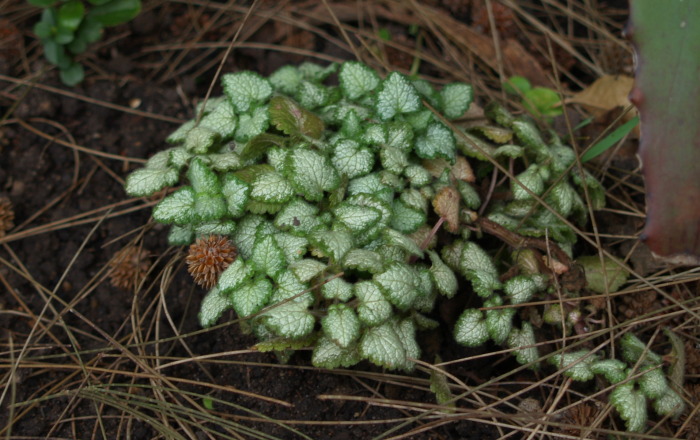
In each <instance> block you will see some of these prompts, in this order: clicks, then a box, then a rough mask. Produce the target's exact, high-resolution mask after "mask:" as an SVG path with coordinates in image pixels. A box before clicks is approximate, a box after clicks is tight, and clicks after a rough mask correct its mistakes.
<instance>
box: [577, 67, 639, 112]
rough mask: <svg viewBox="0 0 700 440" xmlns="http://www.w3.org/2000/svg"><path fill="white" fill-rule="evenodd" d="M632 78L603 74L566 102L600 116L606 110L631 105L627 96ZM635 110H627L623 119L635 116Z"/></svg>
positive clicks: (631, 84) (632, 83)
mask: <svg viewBox="0 0 700 440" xmlns="http://www.w3.org/2000/svg"><path fill="white" fill-rule="evenodd" d="M633 85H634V78H632V77H629V76H625V75H604V76H601V77H600V78H598V79H597V80H595V81H594V82H593V84H591V85H590V86H588V87H587V88H586V89H584V90H582V91H580V92H579V93H577V94H575V95H574V96H572V97H571V98H569V99H567V100H566V103H567V104H580V105H581V106H583V108H585V109H586V111H588V112H590V113H591V114H592V115H593V116H594V117H596V118H598V117H601V116H602V115H603V114H605V113H606V112H608V111H610V110H612V109H614V108H617V107H622V108H626V107H629V106H630V105H632V103H631V102H630V100H629V99H628V96H629V94H630V91H632V86H633ZM636 114H637V112H636V110H632V111H629V112H627V114H626V115H625V120H629V119H631V118H632V117H634V116H636Z"/></svg>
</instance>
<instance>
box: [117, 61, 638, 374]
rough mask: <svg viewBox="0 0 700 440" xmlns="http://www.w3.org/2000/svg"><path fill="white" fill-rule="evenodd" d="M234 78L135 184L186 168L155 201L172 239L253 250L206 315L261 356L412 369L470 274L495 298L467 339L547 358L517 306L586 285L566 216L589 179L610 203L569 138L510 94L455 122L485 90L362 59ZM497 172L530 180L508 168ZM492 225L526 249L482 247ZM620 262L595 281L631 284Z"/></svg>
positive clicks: (493, 232)
mask: <svg viewBox="0 0 700 440" xmlns="http://www.w3.org/2000/svg"><path fill="white" fill-rule="evenodd" d="M331 76H333V77H337V85H333V83H334V81H333V80H331V79H330V77H331ZM222 84H223V90H224V93H225V95H224V96H222V97H218V98H213V99H210V100H208V101H206V102H204V103H202V104H200V105H199V106H198V108H197V115H198V118H197V119H194V120H192V121H189V122H187V123H185V124H184V125H182V126H181V127H180V128H178V129H177V130H176V131H175V132H174V133H172V134H171V135H170V136H169V137H168V142H169V143H170V144H172V146H171V147H170V148H168V149H167V150H165V151H162V152H159V153H157V154H156V155H155V156H153V157H152V158H150V159H149V161H148V163H147V164H146V166H145V167H144V168H142V169H138V170H136V171H134V172H133V173H132V174H131V175H130V176H129V177H128V178H127V182H126V190H127V192H128V193H129V194H130V195H132V196H138V197H141V196H149V195H152V194H153V193H155V192H157V191H160V190H162V189H164V188H166V187H171V186H174V185H176V184H178V182H180V179H181V176H182V175H184V176H185V177H186V179H187V184H186V185H185V186H182V187H180V188H178V189H176V190H175V191H174V192H172V193H170V194H168V195H167V196H166V197H165V198H164V199H163V200H162V201H161V202H160V203H159V204H158V205H157V206H156V207H155V209H154V211H153V217H154V219H155V220H156V221H158V222H161V223H165V224H169V225H172V226H171V229H170V234H169V241H170V243H171V244H173V245H187V244H191V243H192V242H193V241H194V240H195V239H197V238H199V237H207V236H211V235H220V236H226V237H228V238H229V239H230V240H231V242H232V243H233V244H234V245H235V246H236V247H237V254H238V258H237V259H236V260H235V261H233V262H232V263H231V264H230V265H228V266H227V268H226V269H225V270H224V271H223V273H221V275H220V276H219V278H218V281H217V282H216V284H215V286H214V287H213V288H212V289H211V290H210V291H209V292H208V293H207V295H206V296H205V298H204V299H203V301H202V305H201V309H200V313H199V320H200V324H201V325H202V326H204V327H208V326H211V325H213V324H214V323H215V322H216V321H217V320H218V319H219V318H220V317H221V315H222V313H224V312H225V311H227V310H229V309H233V310H234V311H235V312H236V314H237V315H238V317H239V318H240V323H241V328H242V329H243V330H244V331H249V332H252V333H254V334H255V335H256V336H257V337H258V338H259V340H260V342H259V343H258V345H257V346H256V347H257V348H258V349H260V350H264V351H276V352H279V353H291V352H292V351H293V350H296V349H300V348H304V347H311V348H312V349H313V354H312V362H313V364H314V365H316V366H319V367H325V368H336V367H340V366H344V367H348V366H351V365H354V364H356V363H358V362H360V361H361V360H363V359H367V360H369V361H370V362H372V363H374V364H376V365H379V366H383V367H386V368H391V369H404V370H411V369H412V368H413V367H414V363H413V361H412V359H417V358H418V357H419V356H420V347H419V346H418V344H417V342H416V338H415V334H416V332H417V331H419V330H421V329H426V328H432V327H435V326H436V325H438V322H437V321H434V320H433V319H431V318H430V314H431V313H432V312H433V308H434V304H435V302H436V299H437V297H438V295H443V296H445V297H448V298H450V297H452V296H454V295H455V294H457V290H458V286H459V281H458V275H461V276H462V277H464V278H465V279H466V280H468V281H469V282H470V284H471V287H472V291H473V292H475V293H476V295H477V297H480V298H481V301H482V302H483V307H481V308H469V309H467V310H465V311H464V312H463V313H462V315H461V316H460V318H459V320H458V322H457V324H456V326H455V329H454V335H455V338H456V340H457V341H458V342H459V343H461V344H463V345H465V346H479V345H482V344H484V343H486V342H487V341H488V340H492V341H494V342H495V343H496V344H501V345H505V346H509V347H512V348H513V349H514V352H515V355H516V358H517V360H518V361H519V362H520V363H522V364H527V365H529V366H530V367H532V368H537V367H538V359H539V355H538V351H537V348H536V340H535V328H534V327H533V325H532V324H531V322H530V320H529V319H527V318H523V317H521V315H522V314H520V315H519V314H518V313H517V310H522V307H521V306H522V305H523V304H524V303H527V302H529V301H530V300H532V299H551V298H553V297H555V294H556V293H557V292H558V291H557V290H556V289H557V288H561V287H557V284H556V283H555V282H554V279H555V276H554V275H555V274H559V275H562V274H563V275H562V276H561V278H562V279H563V280H564V281H565V287H563V289H564V290H563V294H564V295H566V296H569V297H572V296H577V295H578V293H579V292H578V289H580V286H581V284H580V283H579V284H578V287H576V285H577V281H581V280H580V279H578V278H581V279H582V278H583V274H582V273H580V272H577V271H576V270H575V268H576V267H577V265H575V264H574V263H573V261H572V258H571V253H572V245H573V244H574V243H575V242H576V235H575V234H574V232H573V230H572V229H571V227H570V226H569V223H568V221H567V219H572V220H573V221H577V222H579V223H584V222H585V221H586V218H587V207H586V205H585V203H584V201H583V199H582V196H581V195H580V193H583V190H584V188H585V189H586V192H587V194H588V197H589V200H590V202H591V204H592V207H593V208H594V209H599V208H601V207H602V206H603V205H604V203H605V199H604V190H603V188H602V186H601V185H600V183H599V182H598V181H597V180H596V179H595V178H593V176H592V175H590V174H588V173H587V172H586V171H585V170H582V171H578V169H577V168H576V167H575V158H576V157H575V153H574V151H573V150H572V149H571V148H570V147H568V146H566V145H563V144H562V143H561V141H560V140H559V138H558V137H557V136H556V135H553V134H552V135H551V139H552V140H551V142H549V143H547V142H545V141H544V139H543V137H542V135H541V133H540V131H539V130H538V129H537V127H536V125H535V124H534V123H533V122H532V121H531V120H529V119H528V118H526V117H514V116H513V115H511V114H510V113H509V112H507V111H506V110H505V109H504V108H503V107H500V106H497V105H492V106H490V107H488V108H487V116H488V117H489V121H488V122H487V123H485V124H482V125H479V126H474V125H470V126H469V127H468V128H466V127H462V128H459V127H455V123H454V122H453V123H450V122H449V121H450V120H452V121H455V120H457V119H458V118H459V117H460V116H462V115H463V114H464V113H465V111H466V110H467V108H468V107H469V105H470V103H471V100H472V89H471V87H470V86H468V85H466V84H461V83H453V84H448V85H446V86H444V87H443V88H442V89H441V90H439V91H437V90H435V89H434V88H433V87H432V86H431V85H430V84H429V83H427V82H425V81H422V80H410V79H409V78H408V77H406V76H404V75H402V74H399V73H396V72H394V73H390V74H389V75H387V76H386V77H385V78H382V77H380V75H378V74H377V72H375V71H374V70H372V69H370V68H369V67H367V66H366V65H364V64H361V63H358V62H346V63H343V64H342V65H340V66H338V65H330V66H328V67H321V66H318V65H315V64H310V63H304V64H302V65H300V66H298V67H295V66H285V67H283V68H281V69H279V70H278V71H276V72H274V73H273V74H272V75H271V76H270V77H269V78H267V79H266V78H263V77H261V76H260V75H258V74H255V73H252V72H238V73H231V74H226V75H224V76H223V78H222ZM425 103H428V104H429V105H430V108H429V107H428V106H426V105H425ZM431 108H432V109H431ZM457 125H459V124H457ZM454 128H456V129H457V130H458V132H455V131H453V129H454ZM495 165H498V166H499V167H501V169H503V170H506V169H509V168H510V169H512V170H515V171H516V172H515V175H514V176H512V178H506V179H501V178H498V177H497V176H496V175H495V174H494V172H495V169H494V167H495ZM485 176H488V177H490V178H492V179H494V180H493V185H492V189H493V191H491V192H490V193H489V194H486V195H485V194H484V193H483V192H481V193H480V192H479V191H478V190H477V188H476V187H475V183H476V179H477V177H482V178H487V177H485ZM498 181H501V182H502V183H501V184H497V182H498ZM494 192H501V193H505V194H508V195H507V196H506V197H498V198H496V197H493V198H491V197H490V194H492V193H494ZM484 196H486V197H488V198H489V200H488V203H487V204H486V201H485V200H484ZM542 202H545V203H546V205H547V206H548V207H545V206H544V204H543V203H542ZM480 211H483V212H480ZM436 231H439V234H440V237H439V239H438V237H436V236H435V235H436ZM484 233H485V234H488V235H490V236H492V237H495V238H496V239H499V240H501V241H502V242H505V243H506V244H508V245H510V246H511V248H512V249H513V252H512V253H511V254H510V255H508V254H507V253H506V254H504V255H501V256H500V257H499V258H498V259H495V258H494V256H493V254H495V253H496V250H497V249H495V248H494V251H493V252H491V251H490V250H487V249H484V248H483V247H482V245H481V244H479V242H481V241H482V240H481V237H482V235H483V234H484ZM500 247H501V246H500V245H497V248H500ZM584 260H585V259H583V260H582V263H584ZM595 261H598V262H599V260H598V259H597V257H596V259H595ZM595 261H593V263H589V262H585V263H584V264H586V265H588V266H591V267H592V265H594V263H595ZM611 266H612V267H613V268H614V267H615V266H614V265H611ZM606 270H607V271H608V273H607V277H605V276H602V275H600V272H601V270H591V271H590V276H591V279H592V280H593V279H594V278H595V276H596V274H598V275H599V276H598V277H599V278H600V277H601V276H602V278H603V279H606V280H607V282H608V285H607V287H606V285H605V283H604V282H603V281H600V280H598V282H593V283H592V284H593V286H597V287H596V288H598V289H603V290H605V289H607V290H609V291H612V290H614V289H617V288H619V286H620V284H621V283H624V281H625V279H626V276H625V275H624V274H620V273H619V269H614V272H610V269H609V268H606ZM565 272H566V273H565ZM567 277H568V280H567ZM569 285H570V286H569ZM601 285H602V286H603V287H600V286H601ZM465 287H466V286H465ZM465 290H466V289H465ZM574 304H579V302H575V303H574ZM483 309H486V310H483ZM538 313H539V312H538ZM540 316H542V317H543V320H544V322H545V323H548V324H551V325H552V326H562V325H564V326H566V329H567V330H569V331H571V330H572V329H573V328H575V327H576V326H577V325H580V324H581V316H582V312H581V310H580V309H579V306H578V305H570V304H566V305H565V307H564V308H562V307H561V306H559V305H554V306H547V307H545V308H544V309H543V310H542V311H541V314H540Z"/></svg>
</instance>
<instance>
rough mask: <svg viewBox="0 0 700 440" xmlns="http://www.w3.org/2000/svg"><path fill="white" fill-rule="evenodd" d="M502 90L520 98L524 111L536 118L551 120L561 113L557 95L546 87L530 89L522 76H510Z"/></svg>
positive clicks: (528, 83)
mask: <svg viewBox="0 0 700 440" xmlns="http://www.w3.org/2000/svg"><path fill="white" fill-rule="evenodd" d="M503 89H504V90H505V91H506V92H507V93H509V94H511V95H518V96H520V98H521V104H522V106H523V108H524V109H525V110H527V111H528V112H529V113H530V114H531V115H533V116H535V117H537V118H548V119H551V118H552V117H554V116H559V115H561V114H562V113H563V110H562V108H561V107H560V106H559V102H560V101H561V98H560V97H559V94H558V93H557V92H556V91H555V90H552V89H550V88H548V87H532V84H530V81H528V80H527V78H525V77H522V76H517V75H516V76H512V77H510V78H508V80H507V81H506V82H505V84H503Z"/></svg>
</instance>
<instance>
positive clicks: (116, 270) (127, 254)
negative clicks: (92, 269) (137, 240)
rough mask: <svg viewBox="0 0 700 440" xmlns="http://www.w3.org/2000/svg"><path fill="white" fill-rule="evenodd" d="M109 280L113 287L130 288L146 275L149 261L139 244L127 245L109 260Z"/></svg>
mask: <svg viewBox="0 0 700 440" xmlns="http://www.w3.org/2000/svg"><path fill="white" fill-rule="evenodd" d="M109 267H110V268H111V273H110V275H109V281H110V283H111V284H112V285H113V286H114V287H119V288H120V289H125V290H132V289H134V288H135V287H136V286H138V284H139V283H140V282H141V281H142V280H143V279H144V278H145V277H146V273H147V272H148V269H149V267H150V262H149V261H148V257H147V256H146V251H144V250H143V249H142V248H140V247H139V246H127V247H125V248H124V249H122V250H120V251H119V252H117V253H116V254H115V255H114V258H112V260H111V261H110V262H109Z"/></svg>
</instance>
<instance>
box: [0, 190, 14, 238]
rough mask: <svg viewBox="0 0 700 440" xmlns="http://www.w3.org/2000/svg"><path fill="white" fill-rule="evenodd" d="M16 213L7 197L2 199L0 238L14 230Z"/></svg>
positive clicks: (0, 203) (0, 200)
mask: <svg viewBox="0 0 700 440" xmlns="http://www.w3.org/2000/svg"><path fill="white" fill-rule="evenodd" d="M14 219H15V212H14V211H13V210H12V202H11V201H10V199H8V198H7V197H0V237H4V236H5V233H6V232H7V231H9V230H10V229H12V228H13V227H14V226H15V225H14V223H12V221H13V220H14Z"/></svg>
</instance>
